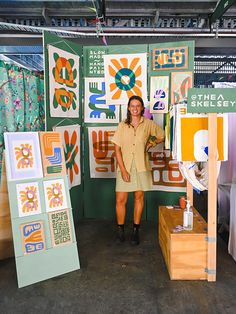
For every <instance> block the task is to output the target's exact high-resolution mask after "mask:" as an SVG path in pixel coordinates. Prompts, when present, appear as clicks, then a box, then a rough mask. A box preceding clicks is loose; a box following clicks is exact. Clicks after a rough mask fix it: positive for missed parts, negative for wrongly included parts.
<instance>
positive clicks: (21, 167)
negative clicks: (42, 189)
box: [4, 132, 43, 180]
mask: <svg viewBox="0 0 236 314" xmlns="http://www.w3.org/2000/svg"><path fill="white" fill-rule="evenodd" d="M4 139H5V147H6V156H7V160H8V163H7V165H8V167H7V169H8V171H7V174H8V180H21V179H30V178H41V177H42V176H43V173H42V164H41V156H40V146H39V138H38V133H36V132H27V133H25V132H10V133H8V132H6V133H4Z"/></svg>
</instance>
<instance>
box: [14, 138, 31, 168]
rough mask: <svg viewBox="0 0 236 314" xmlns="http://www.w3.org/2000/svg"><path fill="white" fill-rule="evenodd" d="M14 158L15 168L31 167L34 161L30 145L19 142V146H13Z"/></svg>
mask: <svg viewBox="0 0 236 314" xmlns="http://www.w3.org/2000/svg"><path fill="white" fill-rule="evenodd" d="M15 158H16V161H17V169H21V168H32V167H33V163H34V158H33V154H32V145H30V144H27V143H25V144H20V147H15Z"/></svg>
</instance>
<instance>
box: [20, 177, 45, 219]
mask: <svg viewBox="0 0 236 314" xmlns="http://www.w3.org/2000/svg"><path fill="white" fill-rule="evenodd" d="M16 194H17V203H18V212H19V217H25V216H31V215H36V214H40V213H41V203H40V195H39V185H38V183H37V182H30V183H23V184H17V185H16Z"/></svg>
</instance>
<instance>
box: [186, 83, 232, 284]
mask: <svg viewBox="0 0 236 314" xmlns="http://www.w3.org/2000/svg"><path fill="white" fill-rule="evenodd" d="M235 98H236V89H235V88H229V89H228V88H201V89H199V88H190V89H189V90H188V107H187V112H188V113H208V235H207V239H206V240H207V242H208V259H207V268H206V273H207V280H208V281H216V252H217V232H216V230H217V160H218V156H217V145H218V141H217V113H225V112H227V113H228V112H236V102H235ZM225 159H227V158H226V156H224V157H223V159H221V160H225Z"/></svg>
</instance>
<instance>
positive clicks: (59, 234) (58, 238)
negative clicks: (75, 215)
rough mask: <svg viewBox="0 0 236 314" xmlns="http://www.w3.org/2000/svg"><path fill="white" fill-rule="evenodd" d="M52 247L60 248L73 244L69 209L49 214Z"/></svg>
mask: <svg viewBox="0 0 236 314" xmlns="http://www.w3.org/2000/svg"><path fill="white" fill-rule="evenodd" d="M48 215H49V225H50V230H51V236H52V245H53V246H54V247H55V246H59V245H64V244H69V243H71V242H72V235H71V223H70V216H69V211H68V209H66V210H60V211H56V212H52V213H49V214H48Z"/></svg>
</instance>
